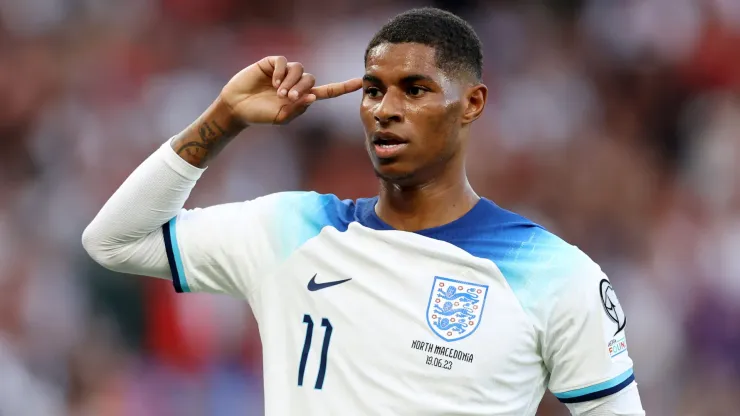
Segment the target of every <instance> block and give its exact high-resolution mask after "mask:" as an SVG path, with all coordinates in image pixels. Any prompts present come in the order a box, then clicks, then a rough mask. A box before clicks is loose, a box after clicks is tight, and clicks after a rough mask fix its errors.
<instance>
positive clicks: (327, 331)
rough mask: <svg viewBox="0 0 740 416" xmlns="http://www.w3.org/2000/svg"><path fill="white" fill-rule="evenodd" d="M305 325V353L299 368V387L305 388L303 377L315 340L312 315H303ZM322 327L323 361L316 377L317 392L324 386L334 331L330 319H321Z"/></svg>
mask: <svg viewBox="0 0 740 416" xmlns="http://www.w3.org/2000/svg"><path fill="white" fill-rule="evenodd" d="M303 323H304V324H306V339H305V340H304V341H303V352H302V353H301V363H300V364H299V366H298V385H299V386H303V375H304V374H305V372H306V362H307V361H308V353H309V351H310V350H311V340H312V339H313V319H311V315H308V314H306V315H303ZM321 326H323V327H324V343H323V345H322V346H321V361H320V362H319V373H318V375H317V376H316V385H314V388H315V389H316V390H321V388H322V387H323V386H324V376H325V375H326V359H327V355H328V354H329V342H330V341H331V332H332V330H333V329H334V328H333V327H332V326H331V322H329V320H328V319H326V318H322V319H321Z"/></svg>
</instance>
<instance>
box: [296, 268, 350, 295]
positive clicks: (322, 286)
mask: <svg viewBox="0 0 740 416" xmlns="http://www.w3.org/2000/svg"><path fill="white" fill-rule="evenodd" d="M317 274H318V273H317ZM350 280H352V279H351V278H350V279H344V280H335V281H333V282H326V283H316V275H313V277H312V278H311V280H309V281H308V286H307V287H308V290H310V291H311V292H315V291H317V290H321V289H326V288H327V287H332V286H336V285H340V284H342V283H344V282H349V281H350Z"/></svg>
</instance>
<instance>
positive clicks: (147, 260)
mask: <svg viewBox="0 0 740 416" xmlns="http://www.w3.org/2000/svg"><path fill="white" fill-rule="evenodd" d="M170 146H171V144H170V142H167V143H165V144H163V145H162V146H161V147H160V148H159V149H158V150H157V151H156V152H154V153H153V154H152V155H151V156H150V157H149V158H147V159H146V160H145V161H144V162H143V163H142V164H141V165H140V166H139V167H138V168H136V170H134V172H133V173H132V174H131V175H130V176H129V177H128V178H127V179H126V181H124V183H123V184H122V185H121V186H120V187H119V188H118V190H116V192H115V193H114V194H113V195H112V196H111V197H110V199H109V200H108V201H107V202H106V203H105V205H104V206H103V208H102V209H101V210H100V212H99V213H98V215H97V216H96V217H95V219H93V221H92V222H91V223H90V224H89V225H88V226H87V228H86V229H85V231H84V233H83V235H82V244H83V246H84V247H85V250H86V251H87V252H88V254H90V256H91V257H92V258H93V259H94V260H95V261H97V262H98V263H100V264H101V265H103V266H104V267H106V268H109V269H111V270H115V271H119V272H124V273H132V274H139V275H149V276H156V277H169V275H170V273H169V268H168V267H167V257H166V252H165V248H164V241H163V238H162V231H161V227H162V225H163V224H165V223H167V222H168V221H169V220H170V219H172V218H173V217H175V216H177V215H178V213H179V212H180V211H181V210H182V207H183V205H184V204H185V201H186V200H187V198H188V196H189V195H190V191H191V190H192V188H193V186H195V183H196V181H197V180H198V178H200V175H201V174H202V172H203V169H200V168H197V167H195V166H192V165H190V164H188V163H187V162H186V161H184V160H183V159H182V158H180V157H178V155H177V154H175V153H174V152H173V150H172V149H171V148H170Z"/></svg>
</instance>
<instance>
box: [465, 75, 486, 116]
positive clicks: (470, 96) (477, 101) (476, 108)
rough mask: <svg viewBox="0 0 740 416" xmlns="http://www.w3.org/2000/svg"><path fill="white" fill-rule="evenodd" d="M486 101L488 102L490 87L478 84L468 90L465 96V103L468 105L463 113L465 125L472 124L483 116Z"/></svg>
mask: <svg viewBox="0 0 740 416" xmlns="http://www.w3.org/2000/svg"><path fill="white" fill-rule="evenodd" d="M486 100H488V87H486V86H485V85H484V84H477V85H474V86H472V87H470V88H469V89H468V91H467V92H466V94H465V103H466V104H467V105H466V107H465V110H464V111H463V117H462V122H463V124H470V123H472V122H474V121H475V120H477V119H478V117H480V116H481V114H483V108H485V106H486Z"/></svg>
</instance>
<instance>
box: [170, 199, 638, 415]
mask: <svg viewBox="0 0 740 416" xmlns="http://www.w3.org/2000/svg"><path fill="white" fill-rule="evenodd" d="M376 203H377V198H369V199H360V200H357V201H350V200H345V201H343V200H340V199H338V198H337V197H335V196H333V195H322V194H317V193H314V192H286V193H277V194H272V195H268V196H265V197H262V198H258V199H255V200H252V201H248V202H242V203H233V204H225V205H219V206H215V207H211V208H206V209H196V210H182V211H181V213H180V214H179V215H178V216H177V217H175V218H173V219H172V220H171V221H170V222H169V223H167V224H165V225H164V226H163V228H162V234H163V236H164V240H165V246H166V251H167V258H168V261H169V264H170V269H171V273H172V280H173V283H174V286H175V289H176V290H177V291H178V292H210V293H224V294H229V295H232V296H237V297H241V298H244V299H247V300H248V301H249V303H250V304H251V307H252V309H253V312H254V315H255V317H256V319H257V322H258V324H259V330H260V336H261V339H262V344H263V350H264V378H265V406H266V414H268V415H286V414H301V415H327V414H330V415H335V414H336V415H349V414H397V415H534V414H535V411H536V409H537V407H538V405H539V403H540V400H541V398H542V396H543V394H544V391H545V389H546V388H549V389H550V390H551V391H552V392H553V393H554V394H555V396H556V397H557V398H558V399H560V400H561V401H562V402H564V403H578V402H584V401H591V400H596V399H599V398H603V397H605V396H609V395H612V394H615V393H617V392H619V391H621V390H622V389H624V388H625V387H627V386H629V385H630V384H633V383H634V376H633V373H632V361H631V359H630V358H629V356H628V354H627V352H626V351H627V347H626V339H625V337H624V326H625V323H626V320H625V318H624V314H623V312H622V310H621V307H619V303H618V300H617V298H616V296H615V295H614V290H613V288H612V286H611V284H610V283H609V280H608V279H607V277H606V276H605V275H604V273H603V272H602V271H601V269H600V268H599V267H598V265H596V264H595V263H594V262H593V261H592V260H591V259H589V258H588V256H586V255H585V254H584V253H583V252H582V251H581V250H579V249H578V248H576V247H575V246H572V245H570V244H568V243H566V242H564V241H563V240H561V239H560V238H558V237H556V236H555V235H553V234H552V233H550V232H548V231H547V230H545V229H544V228H542V227H541V226H539V225H537V224H534V223H533V222H531V221H529V220H527V219H525V218H523V217H521V216H519V215H517V214H514V213H512V212H509V211H507V210H505V209H502V208H500V207H498V206H497V205H495V204H494V203H493V202H491V201H489V200H486V199H481V200H480V201H479V202H478V203H477V204H476V205H475V206H474V208H473V209H472V210H471V211H469V212H468V213H467V214H466V215H465V216H463V217H461V218H460V219H458V220H456V221H454V222H452V223H449V224H447V225H444V226H441V227H436V228H432V229H427V230H422V231H418V232H404V231H398V230H394V229H393V228H392V227H390V226H389V225H388V224H386V223H384V222H383V221H382V220H381V219H380V218H379V217H378V216H377V215H376V214H375V204H376Z"/></svg>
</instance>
